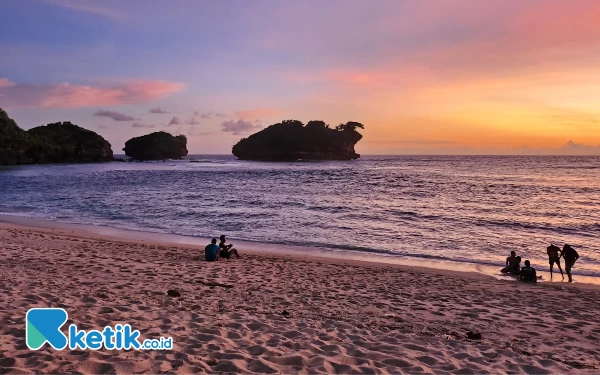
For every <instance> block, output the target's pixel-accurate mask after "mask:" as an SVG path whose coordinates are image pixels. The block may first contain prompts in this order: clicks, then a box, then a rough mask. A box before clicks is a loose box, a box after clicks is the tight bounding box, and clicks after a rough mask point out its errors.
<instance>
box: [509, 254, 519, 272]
mask: <svg viewBox="0 0 600 375" xmlns="http://www.w3.org/2000/svg"><path fill="white" fill-rule="evenodd" d="M520 273H521V257H517V258H516V259H515V261H514V262H513V265H512V269H511V271H510V274H511V275H515V276H518V275H519V274H520Z"/></svg>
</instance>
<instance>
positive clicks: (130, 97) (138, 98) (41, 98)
mask: <svg viewBox="0 0 600 375" xmlns="http://www.w3.org/2000/svg"><path fill="white" fill-rule="evenodd" d="M182 89H183V84H182V83H178V82H167V81H142V80H138V81H129V82H125V83H122V84H119V85H116V86H112V87H104V86H84V85H72V84H70V83H68V82H65V83H58V84H28V83H15V82H12V81H10V80H8V79H6V78H0V96H2V105H3V106H4V107H5V108H77V107H92V106H100V105H119V104H138V103H144V102H149V101H153V100H158V99H162V98H164V97H166V96H168V95H170V94H173V93H175V92H178V91H181V90H182Z"/></svg>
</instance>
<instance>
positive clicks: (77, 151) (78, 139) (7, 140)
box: [0, 109, 113, 165]
mask: <svg viewBox="0 0 600 375" xmlns="http://www.w3.org/2000/svg"><path fill="white" fill-rule="evenodd" d="M111 160H113V153H112V149H111V146H110V143H108V142H107V141H106V140H105V139H104V138H102V137H101V136H100V135H98V134H96V133H94V132H93V131H90V130H87V129H84V128H82V127H79V126H77V125H74V124H71V123H70V122H62V123H60V122H59V123H55V124H49V125H46V126H38V127H36V128H33V129H30V130H28V131H24V130H23V129H21V128H19V127H18V126H17V124H16V123H15V122H14V121H13V120H12V119H10V118H9V117H8V115H7V114H6V112H4V111H3V110H2V109H0V164H2V165H13V164H35V163H39V164H44V163H90V162H104V161H111Z"/></svg>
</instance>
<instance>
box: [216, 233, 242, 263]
mask: <svg viewBox="0 0 600 375" xmlns="http://www.w3.org/2000/svg"><path fill="white" fill-rule="evenodd" d="M219 239H220V240H221V242H219V248H220V249H221V258H225V259H229V258H231V254H233V255H235V256H236V258H239V257H240V255H239V254H238V251H237V250H236V249H232V247H233V245H231V244H229V245H225V241H227V239H226V238H225V235H222V236H221V237H219Z"/></svg>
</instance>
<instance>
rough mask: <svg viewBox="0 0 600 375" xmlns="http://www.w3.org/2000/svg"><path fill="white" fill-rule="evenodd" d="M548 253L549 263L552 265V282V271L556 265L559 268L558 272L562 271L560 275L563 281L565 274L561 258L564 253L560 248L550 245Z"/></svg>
mask: <svg viewBox="0 0 600 375" xmlns="http://www.w3.org/2000/svg"><path fill="white" fill-rule="evenodd" d="M546 252H547V253H548V262H549V263H550V280H552V271H553V270H554V263H556V265H557V266H558V270H559V271H560V275H561V276H562V278H563V280H564V279H565V275H564V274H563V270H562V267H561V266H560V256H561V255H562V252H561V251H560V247H558V246H555V245H553V244H550V246H548V248H547V250H546Z"/></svg>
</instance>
